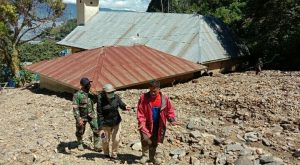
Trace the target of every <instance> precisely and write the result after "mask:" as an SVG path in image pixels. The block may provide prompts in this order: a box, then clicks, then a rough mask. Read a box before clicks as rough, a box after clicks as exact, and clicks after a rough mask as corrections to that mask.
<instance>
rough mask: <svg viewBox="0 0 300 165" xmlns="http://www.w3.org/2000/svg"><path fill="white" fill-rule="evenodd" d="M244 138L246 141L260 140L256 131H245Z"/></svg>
mask: <svg viewBox="0 0 300 165" xmlns="http://www.w3.org/2000/svg"><path fill="white" fill-rule="evenodd" d="M244 139H245V140H246V141H250V142H256V141H258V140H259V135H258V133H256V132H248V133H245V135H244Z"/></svg>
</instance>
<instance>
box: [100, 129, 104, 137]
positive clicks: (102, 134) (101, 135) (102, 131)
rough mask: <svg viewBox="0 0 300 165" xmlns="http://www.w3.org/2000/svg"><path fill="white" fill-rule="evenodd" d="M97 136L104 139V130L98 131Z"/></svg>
mask: <svg viewBox="0 0 300 165" xmlns="http://www.w3.org/2000/svg"><path fill="white" fill-rule="evenodd" d="M99 135H100V137H101V138H102V137H104V136H105V131H104V130H100V131H99Z"/></svg>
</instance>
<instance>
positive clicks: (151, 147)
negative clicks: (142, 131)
mask: <svg viewBox="0 0 300 165" xmlns="http://www.w3.org/2000/svg"><path fill="white" fill-rule="evenodd" d="M157 136H158V126H157V127H154V128H153V132H152V136H151V142H152V143H151V144H148V142H147V141H144V140H143V136H142V135H141V143H142V156H147V154H148V153H149V160H150V161H154V159H155V158H154V157H155V154H156V149H157V146H158V142H157Z"/></svg>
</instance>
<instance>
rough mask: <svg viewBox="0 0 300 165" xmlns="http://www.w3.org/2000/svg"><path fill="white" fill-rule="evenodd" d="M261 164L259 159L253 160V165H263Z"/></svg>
mask: <svg viewBox="0 0 300 165" xmlns="http://www.w3.org/2000/svg"><path fill="white" fill-rule="evenodd" d="M259 162H260V161H259V159H255V160H253V165H261V164H260V163H259Z"/></svg>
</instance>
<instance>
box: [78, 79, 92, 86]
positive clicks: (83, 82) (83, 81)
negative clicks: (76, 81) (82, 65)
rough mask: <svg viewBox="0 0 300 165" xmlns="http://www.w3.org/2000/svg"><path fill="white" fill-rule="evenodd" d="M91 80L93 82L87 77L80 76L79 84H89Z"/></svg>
mask: <svg viewBox="0 0 300 165" xmlns="http://www.w3.org/2000/svg"><path fill="white" fill-rule="evenodd" d="M91 82H93V81H90V80H89V79H88V78H86V77H83V78H81V80H80V85H82V86H87V85H89V84H91Z"/></svg>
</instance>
